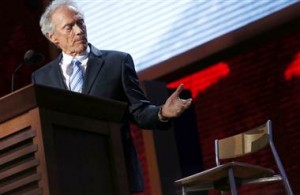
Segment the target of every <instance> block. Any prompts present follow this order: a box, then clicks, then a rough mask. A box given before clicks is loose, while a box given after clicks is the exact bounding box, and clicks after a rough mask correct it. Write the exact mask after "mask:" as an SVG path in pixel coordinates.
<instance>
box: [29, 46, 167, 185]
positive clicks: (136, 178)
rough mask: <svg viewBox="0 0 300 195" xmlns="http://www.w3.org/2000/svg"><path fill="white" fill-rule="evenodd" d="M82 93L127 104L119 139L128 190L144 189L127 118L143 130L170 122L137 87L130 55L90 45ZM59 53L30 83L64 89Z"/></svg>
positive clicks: (161, 126) (164, 126)
mask: <svg viewBox="0 0 300 195" xmlns="http://www.w3.org/2000/svg"><path fill="white" fill-rule="evenodd" d="M89 46H90V48H91V50H90V54H89V59H88V62H87V69H86V73H85V78H84V84H83V89H82V93H83V94H88V95H91V96H97V97H103V98H109V99H113V100H118V101H122V102H126V103H128V113H127V116H126V117H125V119H124V127H123V128H122V139H123V147H124V153H125V158H126V159H125V160H126V165H127V172H128V175H129V183H130V188H131V191H142V190H143V178H142V173H141V168H140V164H139V162H138V160H137V155H136V151H135V148H134V146H133V143H132V139H131V136H130V132H129V121H132V122H134V123H136V124H137V125H138V126H139V127H141V128H144V129H167V128H168V126H169V124H166V123H162V122H160V121H159V120H158V111H159V107H158V106H154V105H152V104H151V103H150V102H149V100H148V99H147V98H146V96H145V95H144V93H143V91H142V90H141V88H140V86H139V81H138V78H137V75H136V72H135V69H134V63H133V60H132V58H131V56H130V55H129V54H127V53H123V52H118V51H104V50H101V51H100V50H98V49H97V48H95V47H93V46H92V45H89ZM61 59H62V54H60V55H59V56H58V57H57V58H56V59H55V60H53V61H52V62H50V63H48V64H46V65H45V66H43V67H42V68H40V69H39V70H37V71H35V72H34V73H33V74H32V82H33V83H35V84H39V85H45V86H49V87H54V88H60V89H66V90H68V89H67V86H66V84H65V82H64V78H63V74H62V70H61V68H60V65H59V63H60V61H61Z"/></svg>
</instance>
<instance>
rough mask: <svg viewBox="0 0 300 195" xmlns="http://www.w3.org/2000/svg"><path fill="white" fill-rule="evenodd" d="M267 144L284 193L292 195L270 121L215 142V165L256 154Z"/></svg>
mask: <svg viewBox="0 0 300 195" xmlns="http://www.w3.org/2000/svg"><path fill="white" fill-rule="evenodd" d="M268 144H269V146H270V148H271V151H272V154H273V157H274V160H275V162H276V165H277V168H278V170H279V173H280V176H281V178H282V180H283V182H284V186H285V189H286V192H287V194H289V195H292V194H293V192H292V189H291V186H290V184H289V181H288V178H287V175H286V173H285V170H284V167H283V165H282V163H281V160H280V158H279V156H278V153H277V150H276V148H275V145H274V142H273V135H272V122H271V120H268V121H267V122H266V123H265V124H263V125H260V126H258V127H256V128H253V129H251V130H248V131H246V132H243V133H240V134H237V135H234V136H231V137H227V138H223V139H220V140H215V153H216V164H217V165H220V160H224V159H231V158H237V157H240V156H244V155H247V154H251V153H254V152H257V151H258V150H260V149H262V148H264V147H265V146H266V145H268Z"/></svg>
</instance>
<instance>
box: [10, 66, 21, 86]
mask: <svg viewBox="0 0 300 195" xmlns="http://www.w3.org/2000/svg"><path fill="white" fill-rule="evenodd" d="M23 64H24V63H21V64H19V65H18V66H17V68H16V69H15V70H14V72H13V73H12V75H11V90H10V92H14V87H15V74H16V72H17V71H18V70H19V69H20V68H21V67H22V66H23Z"/></svg>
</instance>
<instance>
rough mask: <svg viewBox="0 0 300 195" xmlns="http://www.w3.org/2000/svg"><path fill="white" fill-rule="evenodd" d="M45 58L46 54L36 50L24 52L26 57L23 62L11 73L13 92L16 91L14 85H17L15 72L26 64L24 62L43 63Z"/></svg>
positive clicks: (30, 63) (29, 63) (31, 63)
mask: <svg viewBox="0 0 300 195" xmlns="http://www.w3.org/2000/svg"><path fill="white" fill-rule="evenodd" d="M43 60H44V55H43V54H41V53H38V52H35V51H34V50H32V49H31V50H28V51H27V52H26V53H25V54H24V59H23V62H22V63H20V64H19V65H18V66H17V67H16V69H15V70H14V71H13V73H12V75H11V92H13V91H14V85H15V74H16V72H17V71H18V70H19V69H20V68H21V67H22V66H23V65H24V64H28V65H36V64H39V63H41V62H42V61H43Z"/></svg>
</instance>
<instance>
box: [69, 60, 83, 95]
mask: <svg viewBox="0 0 300 195" xmlns="http://www.w3.org/2000/svg"><path fill="white" fill-rule="evenodd" d="M71 66H72V68H73V70H72V74H71V76H70V83H69V85H70V90H71V91H74V92H78V93H81V90H82V84H83V70H82V67H81V62H80V61H79V60H76V59H75V60H73V61H72V63H71Z"/></svg>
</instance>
